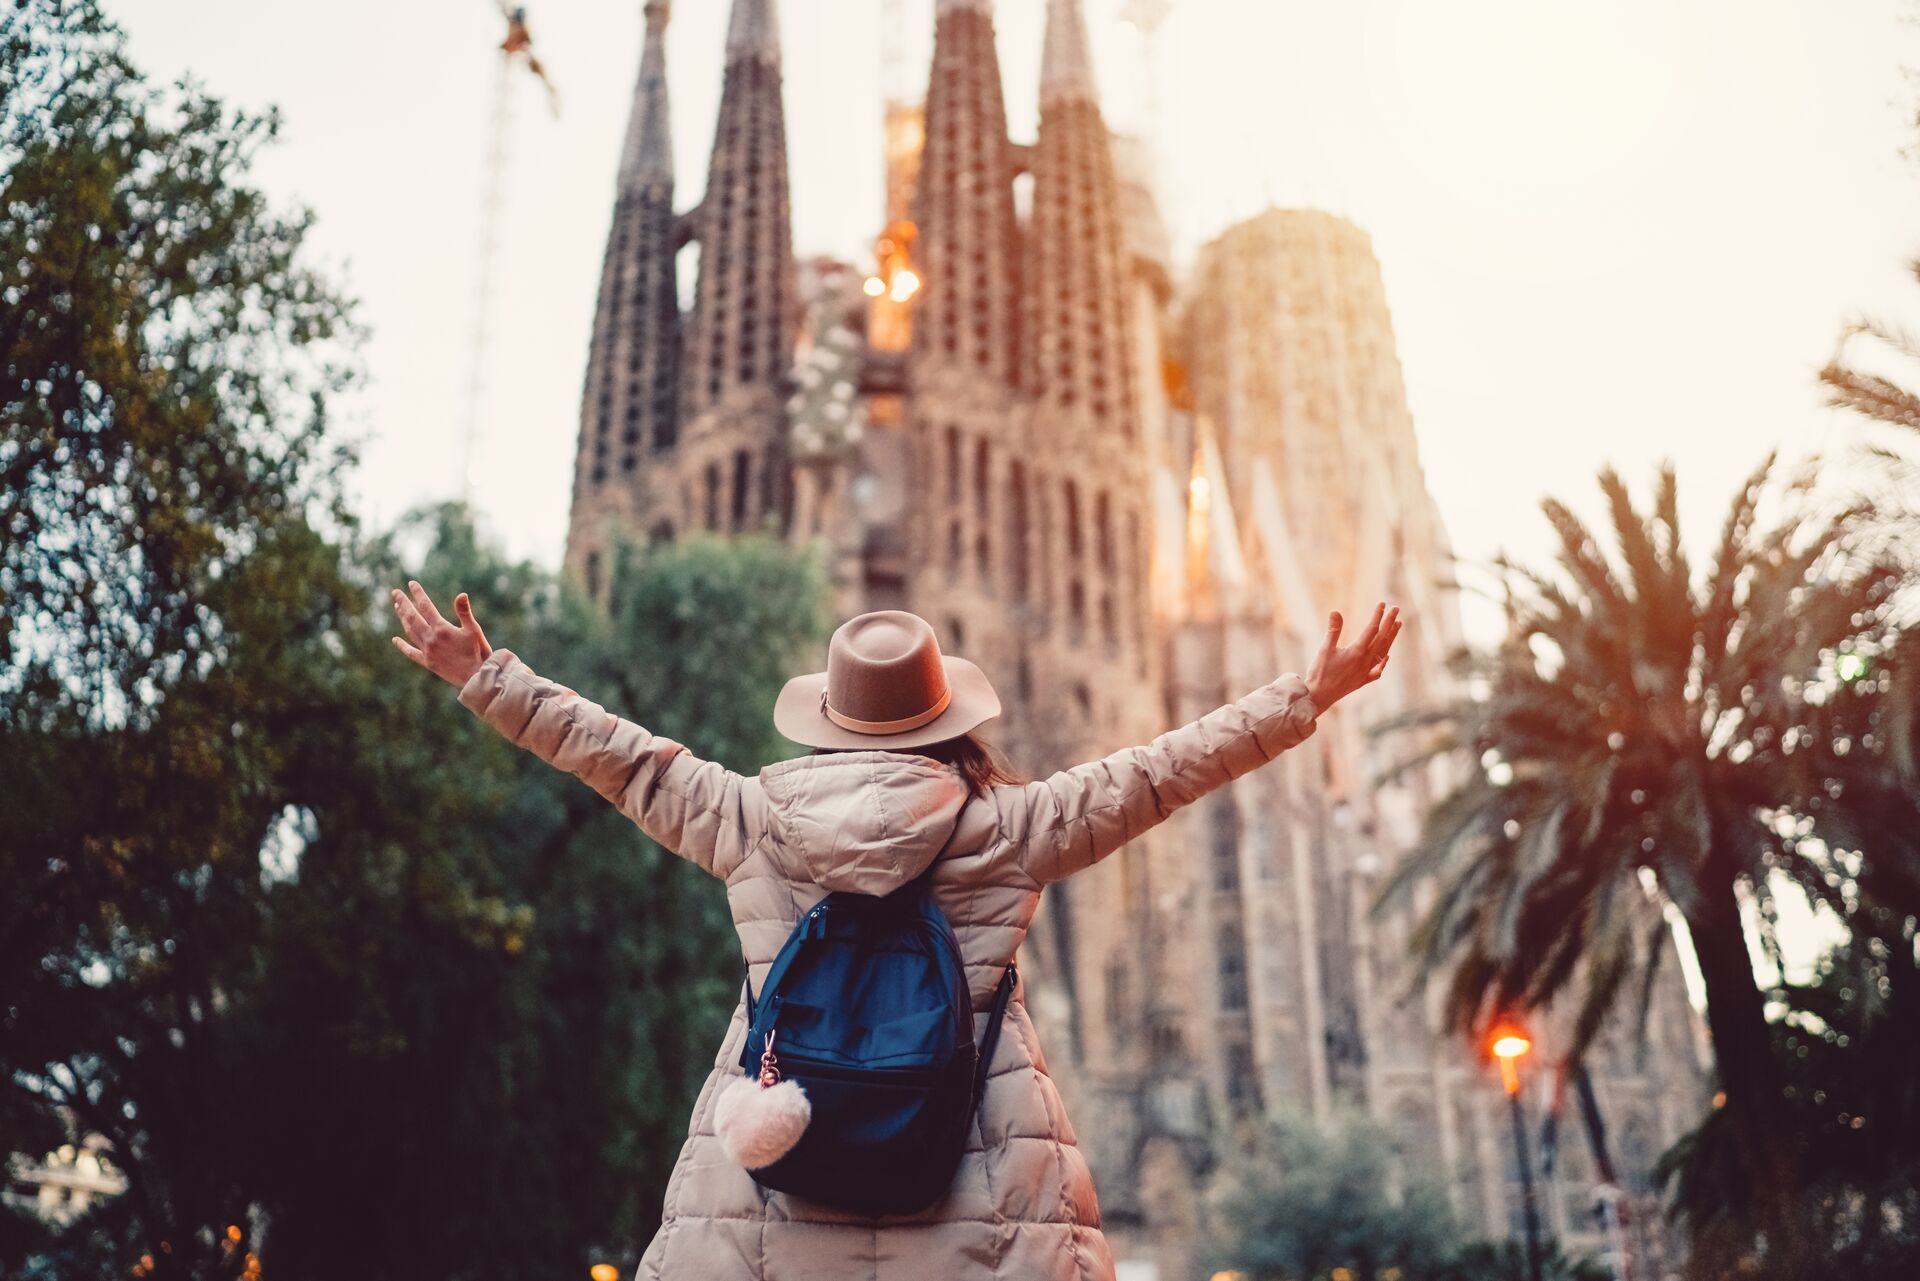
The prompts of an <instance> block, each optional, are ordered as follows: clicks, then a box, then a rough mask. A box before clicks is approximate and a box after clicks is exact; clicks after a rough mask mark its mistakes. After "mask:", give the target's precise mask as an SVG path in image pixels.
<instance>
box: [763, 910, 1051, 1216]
mask: <svg viewBox="0 0 1920 1281" xmlns="http://www.w3.org/2000/svg"><path fill="white" fill-rule="evenodd" d="M930 880H931V872H928V873H925V874H922V875H921V876H919V877H917V878H915V879H914V880H913V881H910V882H908V883H907V884H906V885H904V886H902V887H901V888H899V889H898V890H895V891H894V892H893V893H892V894H889V895H886V896H885V897H874V896H871V895H865V894H854V893H849V892H844V891H842V892H836V893H832V894H829V895H827V897H826V898H824V899H822V900H821V901H820V902H819V903H818V904H816V905H815V906H814V907H813V908H812V909H811V910H810V911H808V912H807V914H806V915H805V916H803V917H801V918H800V921H799V923H798V924H796V925H795V926H794V927H793V932H792V933H791V934H789V935H788V936H787V942H786V945H785V946H784V947H782V948H781V949H780V954H779V955H778V956H777V957H775V958H774V962H773V967H772V968H771V969H769V970H768V971H767V977H766V981H765V982H764V983H762V984H761V985H760V998H759V1000H758V1001H757V1002H756V1001H755V1000H754V998H753V988H752V985H751V984H749V985H748V988H747V1040H746V1046H745V1048H744V1049H743V1050H742V1052H741V1055H740V1066H741V1067H742V1068H743V1069H744V1070H745V1071H746V1072H747V1073H748V1074H749V1075H750V1076H757V1075H758V1074H759V1073H760V1070H761V1065H762V1056H763V1055H764V1054H765V1052H766V1049H767V1042H768V1040H769V1038H771V1039H772V1042H773V1051H774V1055H773V1059H774V1063H775V1064H776V1070H777V1071H778V1073H779V1076H780V1077H781V1078H782V1079H783V1080H792V1081H796V1082H798V1083H799V1085H800V1088H801V1089H803V1090H804V1091H806V1095H807V1098H808V1100H809V1101H810V1102H811V1104H812V1106H813V1119H812V1121H811V1122H810V1123H809V1124H808V1126H807V1128H806V1130H805V1132H804V1133H803V1134H802V1135H801V1137H800V1141H799V1143H798V1144H796V1145H795V1146H794V1147H793V1149H792V1150H791V1151H789V1152H788V1153H787V1154H786V1155H785V1156H783V1157H781V1158H780V1159H779V1160H777V1161H775V1162H774V1163H773V1164H771V1165H768V1166H765V1167H763V1168H761V1169H757V1170H752V1171H750V1173H751V1174H752V1175H753V1177H754V1179H755V1180H756V1181H758V1182H759V1183H760V1185H761V1186H763V1187H767V1188H772V1189H774V1190H775V1191H778V1192H788V1193H792V1194H793V1195H795V1196H801V1197H805V1198H807V1199H808V1200H810V1201H819V1202H822V1203H824V1204H827V1205H831V1206H835V1207H838V1208H840V1209H843V1210H850V1211H853V1212H854V1213H857V1214H872V1215H880V1214H911V1213H913V1212H915V1211H917V1210H923V1209H925V1208H926V1207H927V1206H929V1205H932V1204H933V1203H934V1202H935V1201H937V1200H939V1199H940V1197H941V1196H942V1195H944V1194H945V1193H946V1191H947V1188H948V1185H949V1184H951V1183H952V1182H953V1174H954V1171H955V1170H956V1169H957V1168H958V1167H959V1164H960V1156H961V1153H962V1152H963V1151H964V1150H965V1148H966V1142H967V1132H968V1129H969V1126H970V1123H971V1121H972V1119H973V1112H974V1109H975V1108H976V1107H977V1106H979V1102H980V1094H981V1091H982V1090H983V1089H984V1088H985V1085H986V1077H987V1065H988V1063H989V1062H991V1060H992V1058H993V1047H994V1044H995V1043H996V1042H997V1041H998V1039H999V1035H1000V1023H1001V1020H1002V1019H1003V1018H1004V1017H1005V1016H1006V1012H1007V1001H1008V999H1009V998H1010V997H1011V996H1012V994H1013V986H1014V982H1015V979H1016V977H1017V976H1016V974H1015V971H1014V967H1013V966H1012V965H1008V966H1007V969H1006V973H1005V974H1004V975H1002V976H1001V979H1000V986H999V990H998V991H997V992H996V993H995V994H994V1001H993V1012H992V1015H991V1016H990V1017H989V1019H988V1020H987V1026H986V1030H985V1032H984V1033H983V1034H982V1036H981V1039H980V1044H979V1046H978V1047H976V1046H975V1045H974V1040H973V1002H972V999H971V998H970V996H969V994H968V988H967V975H966V969H965V967H964V966H963V965H962V964H961V960H960V944H959V941H958V940H957V939H955V938H954V935H953V927H952V926H950V925H949V924H948V923H947V918H946V915H945V913H943V912H942V911H941V910H940V908H939V907H938V906H937V905H936V904H935V903H934V901H933V896H932V895H931V894H930V893H929V882H930Z"/></svg>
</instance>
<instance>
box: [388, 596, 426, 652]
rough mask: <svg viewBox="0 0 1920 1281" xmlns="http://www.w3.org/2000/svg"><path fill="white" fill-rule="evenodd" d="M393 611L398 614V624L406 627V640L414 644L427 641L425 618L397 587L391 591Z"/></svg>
mask: <svg viewBox="0 0 1920 1281" xmlns="http://www.w3.org/2000/svg"><path fill="white" fill-rule="evenodd" d="M393 612H394V613H395V614H396V615H398V616H399V619H400V626H402V627H404V628H406V631H407V639H408V640H410V641H412V642H413V643H414V644H415V645H425V644H426V643H427V632H428V628H427V620H426V619H424V618H422V617H421V616H420V611H419V610H418V609H416V608H415V607H414V604H413V602H412V601H410V600H408V599H407V596H406V593H405V592H402V591H401V590H400V589H399V588H395V589H394V592H393Z"/></svg>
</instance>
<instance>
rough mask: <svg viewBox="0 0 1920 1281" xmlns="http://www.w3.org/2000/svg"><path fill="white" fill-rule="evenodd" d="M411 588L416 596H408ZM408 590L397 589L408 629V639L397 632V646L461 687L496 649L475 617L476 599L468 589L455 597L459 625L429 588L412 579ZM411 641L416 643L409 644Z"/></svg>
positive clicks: (397, 605) (396, 603)
mask: <svg viewBox="0 0 1920 1281" xmlns="http://www.w3.org/2000/svg"><path fill="white" fill-rule="evenodd" d="M407 592H411V593H412V594H413V595H412V599H408V596H407ZM407 592H402V591H400V590H399V589H398V588H395V589H394V593H393V612H394V613H395V614H398V615H399V616H400V626H402V627H404V628H405V629H406V632H407V640H401V639H400V638H399V637H398V636H396V637H394V638H393V647H394V648H395V649H397V650H399V651H400V652H401V653H402V654H405V655H406V656H407V657H408V658H410V659H412V660H413V661H414V662H415V663H417V664H419V665H420V666H421V667H424V668H426V669H427V670H428V671H430V672H432V673H433V674H434V675H435V676H438V677H439V678H440V679H441V680H443V681H445V682H447V684H449V685H451V686H453V687H454V688H455V689H459V688H460V687H461V686H463V685H465V684H466V683H467V681H468V679H469V678H471V677H472V676H473V674H474V673H475V672H477V671H479V670H480V664H482V663H484V662H486V661H487V655H489V654H491V653H493V646H491V645H489V644H487V634H486V633H485V632H483V631H481V630H480V624H479V623H478V622H476V621H475V620H474V617H473V603H472V602H471V601H469V600H468V599H467V594H466V593H465V592H461V593H460V594H459V595H458V596H455V597H454V598H453V612H454V613H455V614H456V615H458V616H459V618H460V626H458V627H455V626H454V625H453V624H452V623H449V622H448V621H447V620H446V619H444V618H442V617H441V616H440V611H439V610H438V609H436V608H434V604H433V598H432V597H431V596H429V595H427V589H426V588H424V587H422V586H421V585H420V584H418V583H415V582H408V584H407ZM407 641H411V642H413V643H412V644H408V643H407Z"/></svg>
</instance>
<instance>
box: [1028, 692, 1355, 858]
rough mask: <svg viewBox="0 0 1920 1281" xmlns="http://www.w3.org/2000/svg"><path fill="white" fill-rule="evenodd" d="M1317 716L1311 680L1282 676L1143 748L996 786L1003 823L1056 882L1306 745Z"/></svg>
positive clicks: (1130, 749)
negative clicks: (1023, 781)
mask: <svg viewBox="0 0 1920 1281" xmlns="http://www.w3.org/2000/svg"><path fill="white" fill-rule="evenodd" d="M1318 715H1319V711H1318V709H1317V708H1315V707H1314V705H1313V699H1312V698H1311V697H1310V696H1309V695H1308V693H1307V686H1306V682H1305V681H1303V680H1301V679H1300V678H1299V677H1298V676H1293V675H1287V676H1282V677H1279V678H1278V679H1277V680H1274V681H1272V682H1270V683H1268V684H1266V685H1263V686H1261V687H1260V688H1259V689H1257V690H1254V691H1253V692H1252V693H1251V694H1248V695H1247V696H1246V697H1244V698H1241V699H1239V700H1237V701H1235V702H1232V703H1228V704H1226V705H1225V706H1224V707H1218V708H1215V709H1214V710H1213V711H1211V712H1208V713H1207V714H1206V715H1205V716H1202V717H1200V718H1199V719H1198V720H1195V721H1191V722H1189V723H1188V724H1186V725H1182V726H1181V727H1180V728H1179V729H1175V730H1169V731H1168V732H1166V733H1165V734H1162V735H1160V736H1159V737H1158V738H1156V739H1154V740H1153V741H1152V742H1151V743H1148V744H1147V745H1146V746H1144V747H1128V748H1123V749H1122V750H1120V751H1118V752H1115V753H1114V754H1113V755H1111V756H1108V757H1105V758H1104V759H1102V760H1097V761H1089V762H1088V763H1086V764H1084V765H1076V766H1074V767H1073V768H1072V769H1067V770H1061V771H1060V772H1059V773H1057V774H1054V775H1053V776H1052V777H1050V778H1046V779H1042V780H1039V781H1037V782H1032V783H1026V784H1023V785H1020V786H1001V787H996V788H994V789H993V794H994V801H995V804H996V805H997V806H998V807H999V810H1000V830H1001V831H1002V833H1004V834H1005V836H1006V837H1007V839H1008V841H1009V843H1010V844H1011V845H1012V847H1013V850H1014V857H1015V861H1016V862H1017V863H1018V865H1019V866H1020V867H1021V868H1022V869H1023V870H1024V871H1025V872H1026V874H1027V875H1028V876H1029V877H1031V878H1032V879H1033V880H1034V881H1035V882H1036V883H1038V884H1041V885H1045V884H1047V883H1048V882H1050V881H1057V880H1059V879H1060V878H1061V877H1064V876H1070V875H1072V874H1073V873H1075V872H1078V871H1081V870H1082V869H1085V868H1088V867H1092V866H1093V865H1094V864H1095V863H1097V862H1099V861H1100V860H1101V859H1103V858H1105V857H1106V856H1107V855H1109V854H1111V853H1113V852H1114V851H1115V850H1117V849H1119V848H1120V847H1121V846H1122V845H1125V844H1126V843H1127V842H1128V841H1130V840H1132V839H1133V838H1134V837H1136V836H1138V835H1140V833H1142V832H1144V831H1146V830H1147V829H1148V828H1150V827H1153V826H1155V825H1156V824H1158V823H1161V822H1163V821H1165V820H1166V818H1167V817H1168V816H1169V815H1170V814H1172V813H1173V812H1174V811H1175V810H1177V809H1179V808H1180V807H1181V806H1183V805H1190V804H1192V803H1193V802H1194V801H1197V800H1199V799H1200V798H1201V797H1202V796H1205V795H1206V794H1207V793H1208V792H1211V791H1212V790H1214V789H1215V788H1217V787H1222V786H1224V785H1226V784H1227V783H1230V782H1232V781H1233V780H1234V779H1236V778H1239V777H1240V776H1241V775H1242V774H1245V773H1248V772H1249V771H1251V770H1253V769H1256V768H1258V767H1259V766H1260V765H1262V764H1264V763H1266V762H1267V761H1270V760H1272V759H1273V758H1274V757H1275V756H1278V755H1279V754H1280V753H1281V752H1284V751H1286V750H1287V749H1288V748H1289V747H1293V746H1295V745H1297V744H1299V743H1300V742H1302V741H1303V740H1305V739H1306V738H1307V737H1309V736H1310V735H1311V734H1312V733H1313V729H1314V718H1315V717H1316V716H1318Z"/></svg>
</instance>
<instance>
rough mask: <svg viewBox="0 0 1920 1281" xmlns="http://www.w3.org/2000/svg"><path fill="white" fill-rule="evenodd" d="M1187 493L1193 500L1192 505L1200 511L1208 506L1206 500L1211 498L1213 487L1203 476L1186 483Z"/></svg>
mask: <svg viewBox="0 0 1920 1281" xmlns="http://www.w3.org/2000/svg"><path fill="white" fill-rule="evenodd" d="M1187 493H1188V494H1189V495H1190V496H1191V497H1192V499H1193V505H1194V506H1195V507H1198V508H1201V509H1202V510H1204V509H1206V508H1207V507H1208V506H1210V503H1209V501H1208V500H1210V499H1211V498H1212V497H1213V485H1212V484H1211V483H1210V482H1209V481H1208V480H1207V478H1206V477H1205V476H1195V477H1194V478H1193V479H1192V480H1191V481H1189V482H1187Z"/></svg>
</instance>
